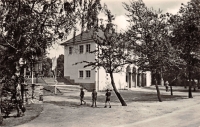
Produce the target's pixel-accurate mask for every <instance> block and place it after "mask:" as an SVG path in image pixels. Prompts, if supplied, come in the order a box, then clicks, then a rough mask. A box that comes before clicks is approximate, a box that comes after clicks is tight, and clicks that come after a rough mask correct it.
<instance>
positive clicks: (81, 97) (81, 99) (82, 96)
mask: <svg viewBox="0 0 200 127" xmlns="http://www.w3.org/2000/svg"><path fill="white" fill-rule="evenodd" d="M84 95H85V93H84V91H83V88H81V92H80V101H81V105H82V104H83V103H82V102H84V104H86V102H85V101H84Z"/></svg>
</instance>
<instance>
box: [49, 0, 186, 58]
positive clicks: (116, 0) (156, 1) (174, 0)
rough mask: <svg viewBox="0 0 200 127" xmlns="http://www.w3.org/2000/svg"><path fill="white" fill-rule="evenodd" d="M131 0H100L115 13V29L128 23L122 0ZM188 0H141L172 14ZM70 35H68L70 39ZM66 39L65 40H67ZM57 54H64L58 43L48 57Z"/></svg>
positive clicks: (123, 0) (124, 0) (147, 4)
mask: <svg viewBox="0 0 200 127" xmlns="http://www.w3.org/2000/svg"><path fill="white" fill-rule="evenodd" d="M130 1H131V0H101V2H102V3H105V4H106V5H107V6H108V9H109V10H111V12H112V14H114V15H115V21H114V23H115V24H116V25H117V26H118V27H117V30H118V31H120V30H126V27H127V25H128V23H127V22H126V18H127V17H126V16H125V13H127V11H126V10H125V9H124V8H123V6H122V2H125V3H127V4H129V3H130ZM189 1H190V0H143V2H144V3H145V4H146V6H147V7H149V8H151V7H153V8H154V10H158V9H161V10H162V12H163V13H166V12H169V13H172V14H176V13H177V12H178V10H179V8H180V7H181V3H184V4H186V3H187V2H189ZM71 37H72V36H69V37H68V39H70V38H71ZM68 39H67V40H68ZM59 54H64V48H63V47H62V46H59V45H54V46H53V48H51V49H50V51H49V55H48V57H50V58H52V57H54V56H55V55H56V56H59Z"/></svg>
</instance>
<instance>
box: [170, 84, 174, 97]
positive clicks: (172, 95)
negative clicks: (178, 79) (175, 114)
mask: <svg viewBox="0 0 200 127" xmlns="http://www.w3.org/2000/svg"><path fill="white" fill-rule="evenodd" d="M170 90H171V95H172V96H173V89H172V86H170Z"/></svg>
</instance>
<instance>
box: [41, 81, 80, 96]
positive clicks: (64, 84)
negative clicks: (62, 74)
mask: <svg viewBox="0 0 200 127" xmlns="http://www.w3.org/2000/svg"><path fill="white" fill-rule="evenodd" d="M43 80H44V81H45V83H46V85H47V86H48V85H49V86H51V87H52V85H55V84H56V82H55V79H54V78H43ZM57 81H58V83H57V85H58V86H56V88H57V90H58V92H61V93H67V92H72V91H73V92H75V91H76V92H79V91H80V88H81V87H80V86H79V85H71V84H70V83H69V82H68V80H66V79H65V78H57ZM53 87H54V86H53ZM45 88H47V89H48V91H51V92H54V89H52V88H48V87H45ZM51 89H52V90H51Z"/></svg>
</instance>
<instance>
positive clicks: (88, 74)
mask: <svg viewBox="0 0 200 127" xmlns="http://www.w3.org/2000/svg"><path fill="white" fill-rule="evenodd" d="M90 77H91V74H90V71H89V70H88V71H86V78H90Z"/></svg>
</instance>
